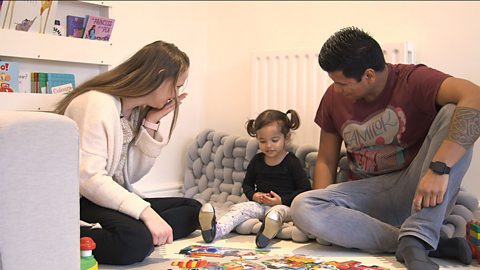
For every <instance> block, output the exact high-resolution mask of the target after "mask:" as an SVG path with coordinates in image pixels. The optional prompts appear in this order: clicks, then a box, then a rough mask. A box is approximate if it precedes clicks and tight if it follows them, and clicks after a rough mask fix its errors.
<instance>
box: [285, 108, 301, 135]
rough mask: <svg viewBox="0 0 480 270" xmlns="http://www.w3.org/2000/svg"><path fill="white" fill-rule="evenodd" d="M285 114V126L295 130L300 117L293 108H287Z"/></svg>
mask: <svg viewBox="0 0 480 270" xmlns="http://www.w3.org/2000/svg"><path fill="white" fill-rule="evenodd" d="M288 114H290V118H288ZM285 115H287V120H288V121H287V123H286V124H287V127H288V128H289V129H293V130H296V129H298V128H299V127H300V117H299V116H298V113H297V112H296V111H295V110H288V111H287V112H286V113H285Z"/></svg>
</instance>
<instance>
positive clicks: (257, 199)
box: [252, 192, 268, 203]
mask: <svg viewBox="0 0 480 270" xmlns="http://www.w3.org/2000/svg"><path fill="white" fill-rule="evenodd" d="M265 194H268V193H263V192H255V193H253V197H252V200H253V201H254V202H257V203H263V197H264V196H265Z"/></svg>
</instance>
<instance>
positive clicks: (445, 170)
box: [429, 161, 450, 175]
mask: <svg viewBox="0 0 480 270" xmlns="http://www.w3.org/2000/svg"><path fill="white" fill-rule="evenodd" d="M429 168H430V169H431V170H432V171H433V172H434V173H436V174H439V175H443V174H449V173H450V167H448V166H447V164H445V163H444V162H441V161H432V162H431V163H430V166H429Z"/></svg>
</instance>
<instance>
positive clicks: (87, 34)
mask: <svg viewBox="0 0 480 270" xmlns="http://www.w3.org/2000/svg"><path fill="white" fill-rule="evenodd" d="M114 24H115V19H110V18H105V17H99V16H93V15H87V16H85V27H84V30H83V38H84V39H94V40H103V41H108V40H110V36H111V35H112V30H113V25H114Z"/></svg>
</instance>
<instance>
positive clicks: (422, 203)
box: [412, 170, 448, 212]
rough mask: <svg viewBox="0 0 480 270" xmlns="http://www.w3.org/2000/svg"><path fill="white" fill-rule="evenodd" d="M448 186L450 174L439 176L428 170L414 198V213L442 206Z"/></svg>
mask: <svg viewBox="0 0 480 270" xmlns="http://www.w3.org/2000/svg"><path fill="white" fill-rule="evenodd" d="M447 186H448V174H444V175H438V174H435V173H433V172H432V171H431V170H428V171H427V173H426V174H425V175H424V176H423V177H422V179H420V183H419V184H418V187H417V192H416V193H415V197H414V198H413V205H412V208H413V209H412V210H413V212H418V211H420V210H421V209H422V208H423V207H434V206H436V205H438V204H441V203H442V202H443V197H444V195H445V192H446V190H447Z"/></svg>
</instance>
